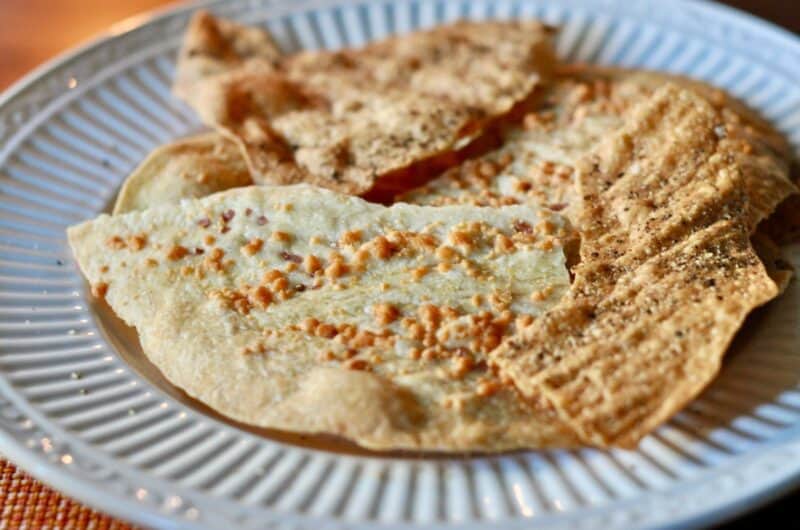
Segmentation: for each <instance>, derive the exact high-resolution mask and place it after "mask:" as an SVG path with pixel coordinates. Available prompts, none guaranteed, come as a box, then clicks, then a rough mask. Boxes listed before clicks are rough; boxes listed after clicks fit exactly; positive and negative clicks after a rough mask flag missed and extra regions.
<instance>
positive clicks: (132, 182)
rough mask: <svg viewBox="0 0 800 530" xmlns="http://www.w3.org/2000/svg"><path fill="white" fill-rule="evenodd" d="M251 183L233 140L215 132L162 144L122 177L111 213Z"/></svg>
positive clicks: (129, 210)
mask: <svg viewBox="0 0 800 530" xmlns="http://www.w3.org/2000/svg"><path fill="white" fill-rule="evenodd" d="M252 183H253V180H252V179H251V178H250V171H249V170H248V169H247V164H246V163H245V161H244V158H243V157H242V155H241V153H240V152H239V149H238V147H236V144H234V143H233V142H231V141H230V140H227V139H226V138H224V137H222V136H220V135H219V134H217V133H208V134H201V135H198V136H192V137H190V138H184V139H183V140H178V141H177V142H173V143H171V144H167V145H163V146H161V147H159V148H157V149H156V150H154V151H153V152H152V153H150V154H149V155H148V156H147V158H145V160H144V161H143V162H142V163H141V164H140V165H139V167H137V168H136V169H135V170H133V172H132V173H131V174H130V175H129V176H128V178H126V179H125V183H124V184H123V185H122V189H121V190H120V192H119V195H117V201H116V203H115V204H114V214H115V215H116V214H122V213H127V212H132V211H135V210H144V209H147V208H150V207H151V206H155V205H158V204H165V203H170V202H178V201H180V200H181V199H192V198H198V197H205V196H206V195H211V194H212V193H216V192H218V191H224V190H228V189H230V188H236V187H241V186H249V185H251V184H252Z"/></svg>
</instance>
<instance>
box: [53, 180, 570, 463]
mask: <svg viewBox="0 0 800 530" xmlns="http://www.w3.org/2000/svg"><path fill="white" fill-rule="evenodd" d="M563 228H564V220H563V219H561V218H560V217H558V216H557V215H553V214H550V213H548V212H537V211H536V210H535V209H533V208H530V207H527V206H525V207H521V206H516V207H508V208H500V209H487V208H475V207H471V206H454V207H443V208H430V207H418V206H412V205H396V206H394V207H391V208H387V207H384V206H380V205H375V204H370V203H367V202H366V201H363V200H361V199H358V198H355V197H349V196H344V195H339V194H336V193H333V192H330V191H326V190H322V189H318V188H310V187H306V186H299V187H284V188H273V187H266V186H256V187H249V188H243V189H236V190H231V191H227V192H223V193H218V194H215V195H213V196H210V197H207V198H205V199H200V200H186V201H182V202H181V203H180V204H178V205H165V206H160V207H154V208H150V209H148V210H146V211H143V212H132V213H129V214H126V215H118V216H107V215H103V216H100V217H99V218H97V219H95V220H93V221H88V222H86V223H83V224H81V225H78V226H75V227H72V228H70V229H69V241H70V245H71V246H72V248H73V251H74V253H75V256H76V258H77V261H78V264H79V265H80V268H81V270H82V271H83V273H84V274H85V275H86V277H87V279H88V281H89V283H90V284H91V285H92V288H93V292H94V293H95V294H96V295H98V296H101V297H103V298H105V300H106V301H107V302H108V304H109V305H110V306H111V307H112V308H113V309H114V311H115V312H116V313H117V314H118V315H119V316H120V317H121V318H122V319H123V320H124V321H125V322H127V323H128V324H130V325H133V326H135V327H136V328H137V330H138V332H139V335H140V338H141V342H142V346H143V349H144V351H145V353H146V354H147V356H148V357H149V358H150V360H151V361H152V362H153V363H154V364H155V365H156V366H157V367H158V368H160V369H161V371H162V372H163V373H164V374H165V375H166V376H167V378H168V379H169V380H170V381H171V382H173V383H174V384H176V385H177V386H179V387H181V388H183V389H184V390H186V391H187V392H188V393H189V394H190V395H192V396H194V397H196V398H197V399H199V400H201V401H203V402H204V403H206V404H208V405H209V406H211V407H213V408H214V409H216V410H218V411H219V412H221V413H223V414H225V415H227V416H230V417H232V418H235V419H237V420H239V421H243V422H246V423H251V424H254V425H259V426H264V427H272V428H279V429H286V430H293V431H304V432H327V433H332V434H338V435H341V436H345V437H347V438H350V439H352V440H353V441H355V442H357V443H359V444H361V445H363V446H365V447H370V448H375V449H389V448H407V449H412V448H413V449H426V450H441V451H463V450H486V451H494V450H505V449H511V448H520V447H553V446H559V447H563V446H572V445H574V444H575V436H574V435H573V434H572V433H571V431H570V430H569V429H567V428H565V427H564V426H563V425H562V424H561V421H560V420H559V419H558V417H557V416H556V415H555V413H554V411H553V409H552V408H549V407H548V406H546V405H545V404H544V403H543V402H537V401H536V400H523V399H521V398H520V396H519V394H518V393H517V391H516V390H515V389H514V387H513V386H512V385H510V384H509V383H508V381H503V380H501V379H499V378H498V377H497V376H496V375H495V374H494V373H493V372H492V371H491V370H490V369H489V368H488V366H487V354H488V352H489V351H490V350H492V349H493V348H494V347H496V346H497V344H499V342H500V341H501V340H502V339H503V337H505V336H508V335H511V334H513V333H514V332H515V330H516V329H517V327H519V326H522V325H524V324H527V323H528V322H529V321H530V320H531V319H532V318H534V317H537V316H538V315H541V314H542V313H543V312H545V311H546V310H547V309H548V308H549V307H551V306H552V305H554V304H555V303H556V302H557V301H558V299H559V298H560V297H561V296H562V294H563V293H564V292H565V291H566V290H567V289H568V288H569V277H568V274H567V272H566V268H565V264H564V255H563V252H562V249H561V247H560V246H559V245H558V237H559V234H560V232H561V231H562V230H563Z"/></svg>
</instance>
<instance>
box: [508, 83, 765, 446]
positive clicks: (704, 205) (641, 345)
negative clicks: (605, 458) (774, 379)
mask: <svg viewBox="0 0 800 530" xmlns="http://www.w3.org/2000/svg"><path fill="white" fill-rule="evenodd" d="M721 119H722V117H721V116H720V114H719V112H718V111H716V110H714V109H713V108H712V107H711V106H710V105H709V104H708V103H707V102H706V101H705V100H704V99H702V98H701V97H699V96H697V95H696V94H695V93H693V92H690V91H686V90H681V89H680V88H678V87H676V86H674V85H666V86H664V87H662V88H660V89H658V90H657V91H656V93H655V94H654V95H653V96H652V97H651V98H650V99H649V100H647V101H645V102H643V103H642V104H641V105H639V106H638V107H637V109H636V110H635V111H634V112H633V114H632V116H631V118H630V121H629V122H628V123H627V124H626V125H625V126H624V127H623V128H622V129H621V130H620V131H619V132H618V133H616V134H615V135H614V136H613V137H612V138H611V139H610V140H609V141H608V142H606V143H604V144H603V145H602V146H600V147H599V148H598V149H597V151H596V152H595V153H593V155H592V156H591V157H589V158H588V159H587V160H586V161H585V163H583V164H582V166H581V168H580V170H579V172H578V175H579V190H580V193H581V198H582V202H583V207H582V209H581V215H580V219H579V227H580V231H581V236H582V246H581V258H582V261H581V263H580V265H579V266H577V267H576V269H575V271H574V272H575V280H574V282H573V285H572V288H571V290H570V292H569V294H568V295H567V296H566V297H565V298H564V299H563V300H562V301H561V303H560V304H559V305H558V306H557V307H556V308H554V309H553V310H551V311H550V312H548V313H547V314H546V315H545V316H544V317H543V318H541V319H538V320H537V321H536V322H534V323H533V324H532V326H530V327H529V328H526V329H524V330H522V332H521V333H519V334H518V336H517V337H514V338H512V339H511V340H509V341H507V342H506V343H505V344H504V345H503V346H501V347H500V348H499V349H498V350H497V351H496V352H494V353H493V354H492V356H493V363H494V364H495V365H496V366H498V367H499V369H500V370H501V372H502V373H504V374H506V375H507V376H509V377H511V378H512V379H513V380H514V382H515V384H516V386H517V387H518V388H519V389H520V391H521V392H522V393H523V394H525V395H527V396H531V397H538V396H541V395H542V393H543V394H544V395H545V396H546V399H547V400H548V401H549V402H550V403H551V404H552V405H553V406H554V407H555V408H556V409H557V410H558V411H559V413H560V415H561V417H562V418H563V419H564V420H565V421H566V422H568V423H569V424H570V425H571V427H572V428H573V429H574V430H575V432H576V434H577V435H578V436H579V437H580V439H581V440H582V441H583V442H584V443H587V444H591V445H595V446H600V447H608V446H611V445H616V446H623V447H631V446H633V445H635V444H636V443H637V442H638V440H639V439H640V438H641V437H642V436H644V435H645V434H647V433H648V432H649V431H651V430H652V429H654V428H655V427H656V426H658V425H659V424H660V423H662V422H663V421H665V420H666V419H668V418H669V417H670V416H671V415H672V414H674V413H675V412H676V411H677V410H679V409H680V408H681V407H682V406H683V405H684V404H685V403H687V402H688V401H689V400H691V399H692V398H694V397H695V396H696V395H697V394H698V393H699V392H700V391H701V390H702V389H703V388H704V387H705V386H706V385H707V384H708V383H709V382H710V381H711V380H712V379H713V377H714V376H715V375H716V373H717V371H718V370H719V366H720V362H721V359H722V356H723V354H724V353H725V350H726V348H727V346H728V344H729V343H730V341H731V339H732V338H733V335H734V334H735V332H736V331H737V329H738V328H739V326H740V325H741V324H742V322H743V320H744V318H745V317H746V316H747V314H748V313H749V312H750V311H751V310H752V309H753V308H755V307H757V306H759V305H761V304H764V303H766V302H767V301H769V300H770V299H772V298H773V297H775V296H776V295H777V294H778V287H777V286H776V284H775V283H774V282H773V281H772V280H771V279H770V278H769V276H768V274H767V272H766V271H765V269H764V267H763V265H762V264H761V262H760V261H759V259H758V256H757V255H756V254H755V252H754V251H753V249H752V247H751V246H750V243H749V232H750V224H751V219H752V218H751V215H753V210H752V209H751V208H750V206H749V201H748V195H747V193H746V191H745V190H746V188H745V184H744V180H745V177H744V176H743V175H742V174H741V172H740V171H739V169H738V167H737V164H736V155H735V153H733V152H732V151H731V143H730V142H727V141H725V138H724V137H721V135H719V134H718V130H717V127H718V126H719V124H720V122H721Z"/></svg>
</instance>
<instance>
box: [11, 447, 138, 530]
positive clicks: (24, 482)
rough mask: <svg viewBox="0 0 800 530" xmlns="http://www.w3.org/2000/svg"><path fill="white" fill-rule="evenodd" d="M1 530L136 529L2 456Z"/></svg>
mask: <svg viewBox="0 0 800 530" xmlns="http://www.w3.org/2000/svg"><path fill="white" fill-rule="evenodd" d="M0 510H2V512H0V530H16V529H20V530H23V529H24V530H28V529H30V530H62V529H63V530H69V529H78V528H91V529H92V530H133V528H134V527H132V526H130V525H129V524H127V523H123V522H122V521H119V520H117V519H113V518H111V517H109V516H108V515H104V514H102V513H99V512H96V511H94V510H92V509H91V508H87V507H86V506H84V505H82V504H79V503H77V502H75V501H73V500H71V499H68V498H67V497H64V496H63V495H61V494H60V493H57V492H55V491H53V490H52V489H50V488H48V487H47V486H45V485H43V484H42V483H41V482H39V481H38V480H36V479H34V478H31V477H30V476H29V475H27V474H26V473H25V472H23V471H21V470H19V469H17V467H16V466H14V464H12V463H11V462H9V461H7V460H4V459H2V458H0Z"/></svg>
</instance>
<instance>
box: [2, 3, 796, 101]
mask: <svg viewBox="0 0 800 530" xmlns="http://www.w3.org/2000/svg"><path fill="white" fill-rule="evenodd" d="M664 1H671V0H664ZM722 3H724V4H728V5H732V6H735V7H738V8H740V9H744V10H746V11H749V12H751V13H753V14H755V15H758V16H760V17H762V18H765V19H767V20H771V21H772V22H775V23H777V24H780V25H782V26H784V27H785V28H787V29H790V30H792V31H794V32H795V33H800V0H725V1H723V2H722ZM170 4H175V2H174V1H169V0H0V22H2V25H3V31H2V32H0V90H2V89H4V88H6V87H7V86H9V85H10V84H11V83H13V82H14V81H16V80H17V79H19V78H20V77H22V76H23V75H24V74H25V73H27V72H28V71H29V70H31V69H32V68H34V67H36V66H38V65H40V64H41V63H42V62H44V61H46V60H47V59H49V58H50V57H52V56H54V55H56V54H58V53H60V52H62V51H64V50H66V49H67V48H70V47H72V46H74V45H76V44H78V43H81V42H83V41H85V40H86V39H88V38H91V37H92V36H95V35H98V34H99V33H101V32H102V31H103V30H105V29H107V28H108V27H109V26H110V25H111V24H114V23H117V22H120V21H121V20H123V19H125V18H128V17H131V16H134V15H136V14H140V13H142V12H143V11H146V10H149V9H153V8H158V7H163V6H166V5H170Z"/></svg>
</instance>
